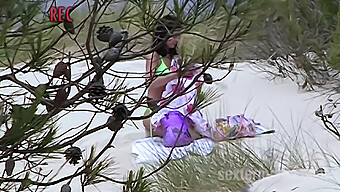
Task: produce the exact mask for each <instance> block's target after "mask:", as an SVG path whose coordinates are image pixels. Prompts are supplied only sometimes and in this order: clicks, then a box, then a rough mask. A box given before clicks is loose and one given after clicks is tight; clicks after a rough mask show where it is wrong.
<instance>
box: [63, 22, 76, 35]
mask: <svg viewBox="0 0 340 192" xmlns="http://www.w3.org/2000/svg"><path fill="white" fill-rule="evenodd" d="M64 28H65V30H66V31H67V32H69V33H71V34H75V31H74V25H73V23H72V22H69V21H64Z"/></svg>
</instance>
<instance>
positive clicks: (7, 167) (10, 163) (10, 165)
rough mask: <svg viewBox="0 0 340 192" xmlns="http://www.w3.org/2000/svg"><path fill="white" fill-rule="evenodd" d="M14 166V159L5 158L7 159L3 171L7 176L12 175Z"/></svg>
mask: <svg viewBox="0 0 340 192" xmlns="http://www.w3.org/2000/svg"><path fill="white" fill-rule="evenodd" d="M14 167H15V161H14V160H13V159H12V158H9V159H7V161H6V162H5V171H6V173H7V175H8V176H11V175H12V173H13V169H14Z"/></svg>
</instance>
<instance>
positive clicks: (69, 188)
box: [60, 184, 71, 192]
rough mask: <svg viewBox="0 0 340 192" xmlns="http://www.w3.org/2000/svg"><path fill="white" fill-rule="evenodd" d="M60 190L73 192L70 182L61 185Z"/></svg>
mask: <svg viewBox="0 0 340 192" xmlns="http://www.w3.org/2000/svg"><path fill="white" fill-rule="evenodd" d="M60 192H71V187H70V186H69V185H68V184H64V185H63V186H61V189H60Z"/></svg>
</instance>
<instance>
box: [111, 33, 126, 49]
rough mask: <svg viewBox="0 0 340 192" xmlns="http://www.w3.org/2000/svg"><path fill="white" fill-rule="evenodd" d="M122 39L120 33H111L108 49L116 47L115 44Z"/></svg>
mask: <svg viewBox="0 0 340 192" xmlns="http://www.w3.org/2000/svg"><path fill="white" fill-rule="evenodd" d="M122 39H123V35H122V33H121V32H118V31H113V33H112V34H111V36H110V40H109V46H110V47H114V46H115V45H117V43H119V42H120V41H121V40H122Z"/></svg>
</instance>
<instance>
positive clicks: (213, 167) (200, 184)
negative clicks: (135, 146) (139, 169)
mask: <svg viewBox="0 0 340 192" xmlns="http://www.w3.org/2000/svg"><path fill="white" fill-rule="evenodd" d="M272 161H273V159H270V158H267V159H266V158H264V157H259V156H257V155H256V153H254V152H253V151H251V150H248V149H247V147H246V146H245V145H244V144H242V143H240V142H239V141H235V142H234V141H231V142H226V143H220V144H218V145H217V146H215V148H214V150H213V152H212V153H211V154H209V155H208V156H195V155H192V156H188V157H185V158H183V159H179V160H173V161H171V162H170V163H169V164H168V165H167V166H166V167H164V168H163V169H162V170H161V171H160V172H159V173H157V174H155V175H154V176H153V177H152V181H153V182H154V183H155V184H154V188H153V190H154V191H241V190H243V189H245V188H246V187H247V186H248V185H249V184H251V183H252V182H254V181H256V180H258V179H261V178H263V177H266V176H268V175H270V174H273V173H275V171H276V170H275V169H274V168H273V167H271V166H270V164H271V162H272ZM157 166H158V165H151V169H154V168H155V167H157Z"/></svg>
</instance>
